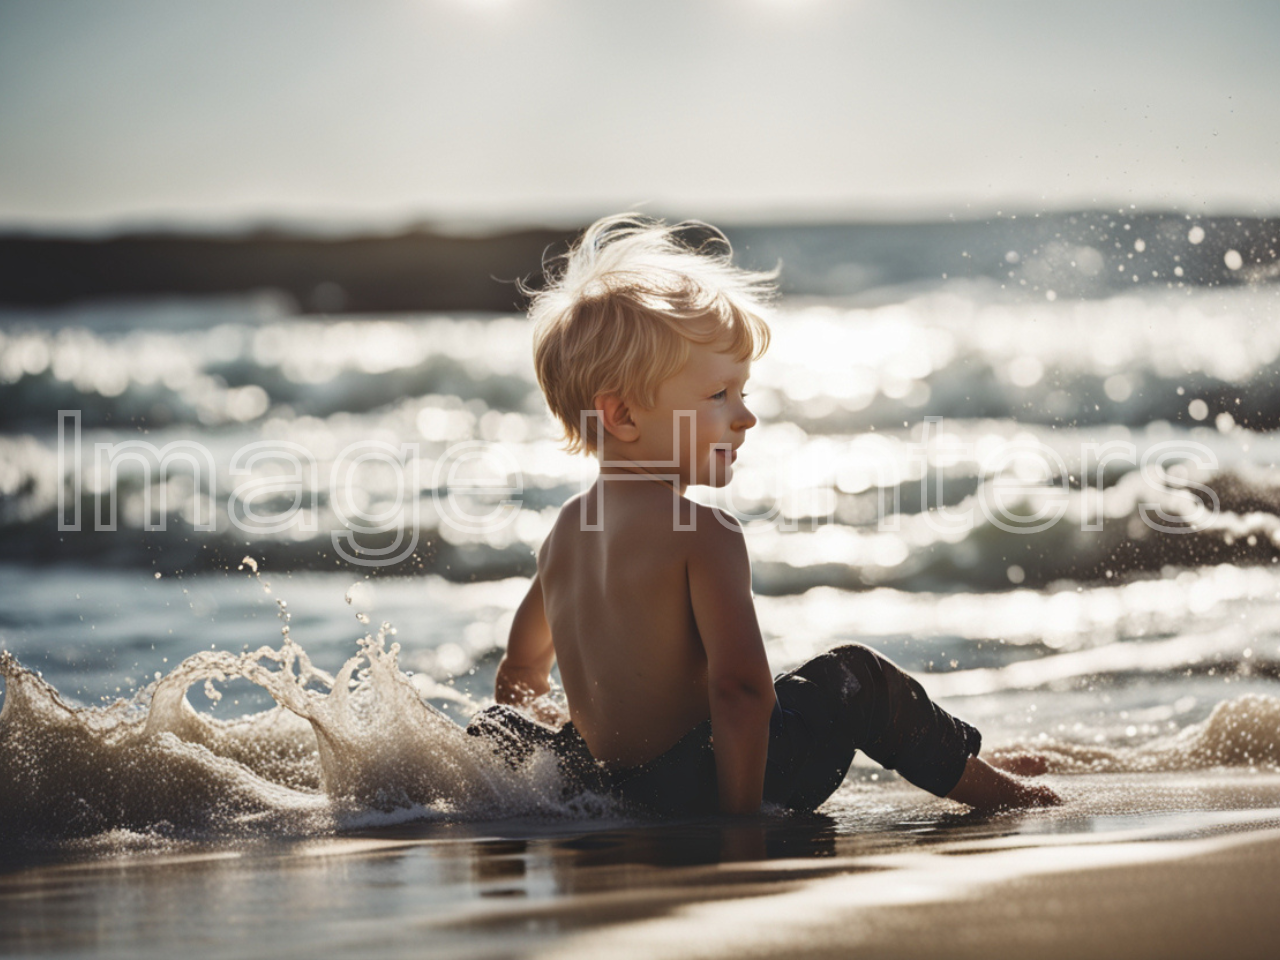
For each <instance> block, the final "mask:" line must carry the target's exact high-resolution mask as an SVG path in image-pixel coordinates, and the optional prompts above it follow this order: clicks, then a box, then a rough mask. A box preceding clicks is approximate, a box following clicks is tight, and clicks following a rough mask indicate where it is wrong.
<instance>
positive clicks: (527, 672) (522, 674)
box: [493, 575, 556, 707]
mask: <svg viewBox="0 0 1280 960" xmlns="http://www.w3.org/2000/svg"><path fill="white" fill-rule="evenodd" d="M555 659H556V648H555V647H554V646H553V645H552V643H551V627H550V626H549V625H548V624H547V614H546V611H545V610H544V609H543V606H542V584H540V583H539V582H538V578H537V576H536V575H535V576H534V578H533V583H531V584H530V585H529V592H528V593H527V594H525V597H524V599H523V600H521V601H520V606H519V607H517V608H516V616H515V619H514V620H512V621H511V634H510V636H509V637H508V639H507V652H506V653H505V654H504V655H503V657H502V662H501V663H499V664H498V676H497V677H496V679H495V680H494V684H493V698H494V699H495V700H497V701H498V703H509V704H511V705H512V706H516V707H524V706H528V704H529V703H530V702H531V701H533V700H535V699H536V698H538V697H540V696H542V695H543V694H544V693H547V692H548V691H550V689H551V683H550V679H549V677H550V674H551V665H552V664H553V663H554V662H555Z"/></svg>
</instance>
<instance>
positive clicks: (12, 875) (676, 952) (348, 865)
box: [0, 771, 1280, 958]
mask: <svg viewBox="0 0 1280 960" xmlns="http://www.w3.org/2000/svg"><path fill="white" fill-rule="evenodd" d="M1053 782H1054V783H1055V785H1056V786H1058V787H1059V788H1060V789H1061V790H1062V791H1063V792H1064V793H1065V794H1066V795H1067V797H1068V803H1067V804H1066V806H1064V807H1063V808H1060V809H1058V810H1053V811H1035V812H1028V813H1019V814H1007V815H1002V816H996V817H977V816H973V815H971V814H965V813H963V812H961V811H960V808H958V807H956V806H954V805H951V804H947V803H946V802H944V801H934V800H932V799H931V798H929V797H927V796H924V795H921V794H919V792H918V791H914V790H912V789H911V788H909V787H906V786H904V785H902V784H900V783H890V784H885V783H871V782H868V781H865V780H864V781H861V782H859V781H851V782H850V783H848V784H846V786H845V788H844V789H842V791H841V793H840V794H838V795H837V797H836V798H835V800H834V801H833V802H832V803H831V804H829V805H828V807H827V808H826V812H825V815H818V816H814V817H803V818H761V819H759V820H753V821H744V822H726V821H717V820H711V821H701V822H695V823H683V824H664V825H647V826H645V825H637V824H634V823H632V824H626V823H618V824H600V823H594V824H588V823H583V822H581V821H578V822H574V821H559V822H541V823H530V822H508V823H499V824H483V825H478V824H472V825H465V824H454V825H448V824H405V825H402V826H398V827H384V828H378V829H369V830H364V831H358V832H354V833H349V834H346V835H342V836H336V837H324V838H310V839H296V840H285V839H279V840H272V841H262V840H259V841H254V842H239V843H225V842H224V843H217V844H210V843H199V844H195V843H190V844H170V845H167V846H166V847H163V848H159V849H156V848H152V847H149V846H146V845H145V844H143V842H142V841H140V840H139V839H138V838H129V837H127V836H123V835H121V836H116V837H113V838H107V839H104V840H102V841H101V842H99V843H98V844H96V845H95V846H92V847H84V848H80V849H78V850H75V851H60V852H57V853H52V852H46V853H44V854H39V853H36V852H28V853H27V854H25V855H24V856H23V857H22V858H21V859H18V858H15V857H14V856H12V855H11V854H10V852H8V851H6V857H5V859H4V860H3V861H0V869H2V870H3V873H0V954H5V955H23V956H31V955H51V954H58V955H60V956H66V955H72V956H78V955H84V956H88V955H92V956H107V957H114V956H119V957H126V956H128V957H138V956H142V957H150V956H155V957H160V956H172V955H174V954H175V953H178V952H184V953H189V954H194V955H198V956H210V957H224V956H225V957H231V956H278V957H291V956H298V957H302V956H316V955H324V956H351V957H370V956H393V957H398V956H416V957H421V956H427V957H434V956H439V957H449V958H472V957H475V958H487V957H557V958H560V957H600V956H609V957H623V958H626V957H652V956H663V957H707V958H710V957H730V956H732V957H788V956H798V955H804V956H815V957H822V956H837V955H839V956H848V955H849V953H850V951H851V950H854V951H855V952H856V953H857V954H858V955H865V956H875V957H881V956H883V957H917V956H930V957H937V956H948V957H970V956H972V957H1003V956H1018V957H1028V956H1033V957H1037V958H1039V957H1073V958H1074V957H1081V956H1104V957H1105V956H1116V957H1121V956H1123V957H1161V958H1168V957H1199V956H1208V955H1217V954H1223V955H1227V956H1231V957H1255V956H1256V957H1263V956H1267V957H1270V956H1274V952H1275V946H1274V945H1275V943H1276V942H1277V940H1276V938H1277V935H1280V918H1277V917H1276V915H1275V914H1274V911H1273V910H1272V905H1273V901H1274V892H1275V890H1276V889H1278V888H1280V775H1277V774H1257V775H1249V774H1246V773H1240V772H1235V773H1221V772H1216V771H1210V772H1204V773H1197V774H1194V775H1191V774H1178V775H1168V774H1165V775H1127V776H1117V775H1097V776H1073V777H1059V778H1054V780H1053Z"/></svg>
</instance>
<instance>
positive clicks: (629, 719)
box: [471, 215, 1058, 815]
mask: <svg viewBox="0 0 1280 960" xmlns="http://www.w3.org/2000/svg"><path fill="white" fill-rule="evenodd" d="M680 229H681V228H679V227H676V228H670V227H666V226H664V225H663V224H662V223H660V222H653V221H648V220H644V219H641V218H639V217H636V216H632V215H624V216H619V217H613V218H608V219H605V220H601V221H600V222H598V223H596V224H595V225H593V226H592V227H591V228H590V229H589V230H587V232H586V234H585V235H584V236H583V237H582V239H581V240H580V241H579V242H578V244H577V245H576V246H575V247H574V248H573V249H572V250H571V251H570V252H569V254H568V255H567V256H566V258H565V261H564V264H563V268H562V269H561V271H560V272H559V274H558V275H556V276H554V277H552V278H551V282H550V284H549V286H548V287H547V288H546V289H545V290H543V291H542V292H540V293H538V294H537V295H536V297H535V298H534V301H533V305H532V308H531V310H530V315H531V317H532V319H533V320H534V323H535V335H534V336H535V362H536V367H537V374H538V381H539V384H540V386H541V387H542V390H543V393H544V395H545V396H546V398H547V402H548V404H549V405H550V407H551V410H552V412H553V413H554V414H555V416H556V417H557V419H558V420H559V421H560V423H561V425H562V426H563V428H564V430H565V432H566V436H567V440H568V446H569V449H570V450H572V451H574V452H581V451H583V450H586V449H589V450H591V451H592V452H593V453H594V454H595V455H596V456H597V457H598V458H599V459H600V479H599V481H598V482H597V483H596V484H595V485H594V486H593V487H592V488H591V489H590V490H588V491H587V492H585V493H583V494H581V495H580V496H578V497H575V498H573V499H572V500H570V501H569V502H568V503H567V504H566V505H565V507H564V508H563V510H562V511H561V513H560V516H559V518H558V520H557V521H556V523H555V525H554V527H553V529H552V530H551V532H550V534H549V535H548V536H547V538H546V540H545V542H544V543H543V545H542V547H541V549H540V550H539V553H538V572H537V575H536V576H535V577H534V579H533V583H532V585H531V586H530V589H529V593H528V595H527V596H526V597H525V599H524V601H523V602H522V603H521V604H520V607H519V609H518V610H517V612H516V615H515V619H514V622H513V623H512V627H511V635H510V639H509V642H508V646H507V652H506V655H505V656H504V657H503V659H502V662H501V664H500V666H499V668H498V675H497V682H496V689H495V699H496V700H497V701H498V703H499V704H506V705H510V706H514V707H520V708H528V709H531V710H532V711H533V712H535V714H536V713H537V712H538V711H539V709H542V710H543V711H545V709H546V708H545V703H546V702H545V701H539V700H538V698H539V697H541V696H542V695H543V694H545V693H547V691H548V689H549V682H548V674H549V671H550V669H551V666H552V663H553V662H554V661H557V660H558V661H559V664H560V675H561V678H562V680H563V682H564V690H565V695H566V698H567V700H568V707H569V714H570V718H571V719H570V722H569V723H566V724H565V725H564V726H563V727H562V728H561V729H560V730H559V731H558V732H556V733H554V734H550V733H545V732H544V733H541V734H539V733H538V732H537V731H536V730H535V731H534V733H533V737H534V739H541V740H543V741H544V742H546V743H548V744H549V745H550V746H551V747H552V748H553V749H555V750H556V752H557V754H558V755H559V756H560V758H561V762H562V766H563V767H564V768H565V769H566V770H567V771H569V772H570V774H571V776H572V777H574V778H575V779H576V780H577V781H578V784H579V785H580V786H588V787H593V788H597V789H599V788H603V789H604V790H606V791H609V792H611V793H613V794H615V795H617V796H619V797H621V798H622V799H623V800H624V801H629V802H631V803H632V804H635V805H637V806H640V807H643V808H646V809H648V810H650V811H653V812H657V813H661V814H674V815H687V814H704V813H713V812H716V811H719V812H721V813H725V814H750V813H754V812H756V811H758V810H759V809H760V807H761V803H762V801H768V802H770V803H772V804H776V805H779V806H782V807H786V808H789V809H793V810H812V809H814V808H816V807H817V806H818V805H819V804H820V803H822V802H823V801H824V800H825V799H826V798H827V797H828V796H830V794H831V793H832V792H834V791H835V789H836V788H837V787H838V786H839V785H840V783H841V782H842V781H843V779H844V776H845V774H846V772H847V771H848V768H849V765H850V763H851V762H852V760H853V755H854V752H855V750H858V749H861V750H863V751H864V752H865V753H866V754H867V755H868V756H870V757H871V758H872V759H874V760H876V761H878V762H879V763H881V764H882V765H884V766H885V767H888V768H896V769H898V770H899V771H900V772H901V773H902V775H903V776H904V777H906V779H908V780H910V781H911V782H912V783H915V784H917V785H919V786H921V787H924V788H925V789H928V790H930V791H931V792H933V793H934V794H936V795H938V796H947V797H950V798H951V799H953V800H958V801H960V802H962V803H966V804H969V805H972V806H977V807H983V808H996V807H1002V806H1025V805H1038V804H1051V803H1056V802H1058V800H1057V797H1056V796H1055V795H1054V794H1053V792H1052V791H1051V790H1049V789H1048V788H1046V787H1042V786H1033V785H1030V784H1028V783H1025V782H1024V781H1022V780H1019V779H1017V778H1015V777H1012V776H1009V775H1008V774H1006V773H1004V772H1002V771H1000V770H997V769H995V768H993V767H991V766H990V765H988V764H987V763H985V762H984V761H982V760H979V759H978V758H977V756H976V754H977V753H978V750H979V746H980V743H981V736H980V735H979V733H978V731H977V730H975V729H974V728H972V727H970V726H969V725H968V724H966V723H964V722H962V721H960V720H957V719H956V718H954V717H952V716H950V715H949V714H948V713H946V712H945V711H943V710H942V709H941V708H939V707H938V706H936V705H935V704H933V703H932V702H931V701H930V700H929V698H928V697H927V696H926V695H925V692H924V690H923V689H922V688H921V687H920V685H919V684H918V683H917V682H916V681H915V680H913V679H912V678H910V677H909V676H907V675H906V674H905V673H903V672H902V671H901V670H899V669H898V668H897V667H896V666H894V665H893V664H892V663H890V662H889V661H888V660H885V659H884V658H882V657H880V656H879V655H878V654H876V653H875V652H874V651H872V650H869V649H868V648H866V647H863V646H859V645H849V646H844V647H840V648H837V649H835V650H832V651H830V652H829V653H827V654H824V655H822V656H820V657H817V658H815V659H814V660H811V661H809V662H808V663H806V664H804V665H803V666H801V667H800V668H799V669H797V670H795V671H793V672H792V673H789V674H786V675H784V676H782V677H780V678H779V679H778V680H777V682H776V683H775V682H774V680H773V679H772V678H771V676H770V673H769V665H768V661H767V660H766V658H765V650H764V642H763V640H762V638H761V634H760V627H759V625H758V623H757V621H756V615H755V609H754V606H753V604H752V594H751V568H750V562H749V560H748V557H747V550H746V544H745V541H744V538H743V534H742V530H741V528H740V527H739V525H738V524H737V522H736V521H734V520H733V519H732V518H731V517H728V516H725V515H723V514H721V513H720V512H718V511H716V510H715V509H713V508H710V507H706V506H702V505H700V504H697V503H694V502H693V501H690V500H688V499H686V498H685V497H684V496H683V494H684V492H685V489H686V488H687V487H689V486H691V485H695V484H708V485H711V486H715V487H719V486H723V485H725V484H727V483H728V482H729V481H730V479H732V476H733V461H734V459H735V458H736V450H737V448H738V447H739V446H741V445H742V443H743V442H744V441H745V440H746V438H747V433H748V431H750V429H751V428H752V427H753V426H754V425H755V423H756V418H755V416H754V415H752V413H751V411H750V410H749V409H748V408H747V405H746V403H745V397H746V392H745V387H746V382H747V378H748V376H749V374H750V368H751V361H752V360H753V359H758V358H759V356H760V355H761V354H763V352H764V350H765V348H766V347H767V345H768V339H769V330H768V327H767V326H766V325H765V323H764V321H763V320H762V319H761V318H760V316H759V315H758V311H759V308H760V305H761V303H762V302H763V301H764V299H766V298H767V296H768V295H769V294H770V293H771V289H772V287H771V284H772V279H773V275H770V274H752V273H748V272H746V271H742V270H739V269H737V268H735V267H733V265H732V264H731V262H730V252H729V250H728V245H727V243H723V245H722V247H721V249H720V250H719V251H718V252H717V251H716V250H712V251H710V252H708V251H707V248H706V246H705V245H704V247H702V248H701V249H696V250H695V249H692V248H690V247H688V246H686V245H685V244H684V243H682V242H681V241H680V239H679V233H678V231H679V230H680ZM718 239H719V240H721V241H722V240H723V238H722V237H721V238H718ZM504 716H505V719H503V717H504ZM543 716H545V713H544V714H543ZM497 728H505V729H506V732H505V733H503V732H501V731H500V730H498V729H497ZM520 728H522V721H520V720H519V719H518V718H515V717H514V715H513V714H511V713H509V712H506V713H504V711H503V710H502V709H501V708H498V710H497V713H496V714H495V713H493V712H492V711H490V712H488V713H487V715H486V714H482V715H481V716H480V717H479V718H478V720H477V722H475V723H473V725H472V728H471V730H472V732H473V733H477V734H481V733H489V734H494V735H497V736H498V737H500V738H505V739H506V740H507V741H508V743H509V742H510V741H511V734H512V731H513V729H520ZM531 728H534V725H533V724H530V723H528V722H527V721H524V722H523V729H522V732H521V733H518V734H516V736H517V738H518V737H519V736H524V737H526V738H527V737H528V736H529V732H530V729H531Z"/></svg>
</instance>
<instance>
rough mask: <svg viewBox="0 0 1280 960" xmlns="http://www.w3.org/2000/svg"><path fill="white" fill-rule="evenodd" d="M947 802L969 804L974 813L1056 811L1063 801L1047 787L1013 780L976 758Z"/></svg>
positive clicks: (966, 768) (948, 796)
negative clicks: (1027, 808) (1034, 809)
mask: <svg viewBox="0 0 1280 960" xmlns="http://www.w3.org/2000/svg"><path fill="white" fill-rule="evenodd" d="M947 799H948V800H955V801H957V802H959V803H964V804H968V805H969V806H971V807H973V808H974V809H975V810H1013V809H1017V808H1019V807H1056V806H1058V805H1059V804H1060V803H1062V798H1061V797H1059V796H1058V794H1057V793H1055V792H1054V791H1053V790H1051V789H1050V788H1049V787H1046V786H1044V785H1043V784H1038V783H1027V782H1026V781H1025V780H1020V779H1018V778H1017V777H1012V776H1010V775H1009V774H1007V773H1005V772H1004V771H1002V770H997V769H996V768H995V767H993V766H992V765H991V764H989V763H987V762H986V761H985V760H979V759H978V758H977V757H970V758H969V762H968V763H967V764H966V765H965V768H964V773H963V774H962V775H961V777H960V782H959V783H957V784H956V785H955V787H953V788H952V790H951V792H950V793H948V794H947Z"/></svg>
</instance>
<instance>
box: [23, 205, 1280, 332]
mask: <svg viewBox="0 0 1280 960" xmlns="http://www.w3.org/2000/svg"><path fill="white" fill-rule="evenodd" d="M577 232H578V231H576V230H568V229H550V228H539V229H527V230H518V231H511V232H499V233H493V234H462V233H458V234H450V233H446V232H441V231H436V230H431V229H425V228H424V229H414V230H409V231H406V232H403V233H400V234H397V235H385V234H368V235H361V236H342V237H334V236H317V235H314V234H307V233H304V232H282V231H261V230H260V231H256V232H249V233H244V234H241V235H235V234H225V233H177V232H174V233H164V232H147V233H131V234H125V235H119V236H113V237H107V238H84V237H73V236H57V235H35V234H29V233H17V232H11V233H0V305H4V306H10V307H14V306H17V307H54V306H59V305H65V304H70V303H75V302H79V301H86V300H101V299H113V298H138V297H157V296H218V295H227V294H240V293H249V292H253V291H261V290H273V291H277V292H280V293H282V294H285V295H286V296H287V297H288V298H291V300H292V301H293V303H295V304H296V307H297V310H298V311H299V312H301V313H318V314H339V313H381V312H398V311H420V310H477V311H495V312H508V311H514V310H519V309H521V308H522V306H523V297H522V296H521V294H520V292H519V289H518V287H517V283H516V281H517V280H528V281H531V282H534V283H537V282H538V281H539V278H540V274H541V269H542V264H543V263H544V261H545V260H546V258H547V257H549V256H554V255H555V254H557V253H559V252H562V251H563V250H564V249H565V248H566V246H567V244H568V243H569V242H570V241H571V239H572V238H573V237H574V236H575V235H576V234H577ZM726 232H727V233H728V235H729V238H730V240H731V241H732V242H733V244H734V246H735V249H736V250H737V251H738V255H739V259H740V260H742V261H743V262H744V263H746V264H748V265H751V266H756V267H765V268H768V267H773V266H775V265H777V264H778V263H782V265H783V268H784V269H783V274H782V279H783V291H784V293H787V294H791V295H800V296H845V295H852V294H858V293H861V292H863V291H865V290H868V289H872V288H875V287H878V286H887V285H900V284H912V283H920V282H926V281H940V280H942V279H946V278H985V279H986V280H989V281H994V282H997V283H1000V284H1003V285H1007V286H1010V287H1014V288H1025V289H1026V290H1027V291H1028V292H1032V293H1041V294H1043V295H1047V296H1048V298H1049V299H1054V298H1056V297H1057V296H1059V295H1062V296H1067V297H1072V296H1075V297H1082V296H1083V297H1089V296H1109V295H1114V294H1116V293H1118V292H1120V291H1124V290H1132V289H1134V288H1135V286H1143V287H1149V286H1152V285H1156V286H1161V287H1164V286H1210V285H1219V284H1222V285H1230V284H1240V283H1266V282H1272V281H1275V280H1277V279H1280V218H1274V217H1272V218H1258V217H1230V216H1215V217H1192V216H1190V215H1188V214H1182V213H1174V212H1166V213H1141V214H1139V213H1132V214H1131V213H1127V212H1109V211H1104V210H1093V211H1080V212H1076V213H1070V212H1067V213H1047V214H1042V215H1032V216H1021V217H1013V216H1010V217H1002V218H993V219H987V220H968V221H963V220H939V221H934V222H912V223H907V222H888V221H885V222H876V223H872V222H865V223H829V224H814V223H798V224H792V225H787V224H775V225H757V226H750V225H743V226H738V227H729V228H727V231H726ZM1081 252H1084V253H1085V254H1086V255H1085V257H1084V258H1081V257H1079V256H1077V254H1078V253H1081Z"/></svg>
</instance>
